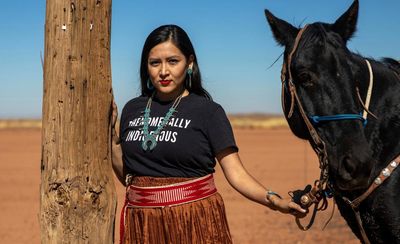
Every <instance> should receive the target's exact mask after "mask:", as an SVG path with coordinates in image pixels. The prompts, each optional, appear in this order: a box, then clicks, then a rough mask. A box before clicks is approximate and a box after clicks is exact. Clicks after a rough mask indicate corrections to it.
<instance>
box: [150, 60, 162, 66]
mask: <svg viewBox="0 0 400 244" xmlns="http://www.w3.org/2000/svg"><path fill="white" fill-rule="evenodd" d="M159 63H160V62H159V61H156V60H153V61H149V64H150V65H151V66H157V65H158V64H159Z"/></svg>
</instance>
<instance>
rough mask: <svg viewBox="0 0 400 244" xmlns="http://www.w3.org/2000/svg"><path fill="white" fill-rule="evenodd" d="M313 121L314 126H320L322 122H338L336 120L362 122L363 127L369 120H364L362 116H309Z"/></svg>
mask: <svg viewBox="0 0 400 244" xmlns="http://www.w3.org/2000/svg"><path fill="white" fill-rule="evenodd" d="M309 118H310V119H311V122H312V123H313V124H314V125H318V124H319V123H321V122H326V121H336V120H355V119H356V120H361V121H362V123H363V126H366V125H367V120H366V119H364V118H363V116H362V115H361V114H336V115H327V116H317V115H313V116H309Z"/></svg>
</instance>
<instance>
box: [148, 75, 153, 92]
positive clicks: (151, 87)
mask: <svg viewBox="0 0 400 244" xmlns="http://www.w3.org/2000/svg"><path fill="white" fill-rule="evenodd" d="M146 85H147V89H149V90H150V91H152V90H154V86H153V84H152V83H151V80H150V78H148V79H147V84H146Z"/></svg>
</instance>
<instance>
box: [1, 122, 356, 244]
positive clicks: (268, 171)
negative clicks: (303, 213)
mask: <svg viewBox="0 0 400 244" xmlns="http://www.w3.org/2000/svg"><path fill="white" fill-rule="evenodd" d="M234 125H235V124H234ZM234 132H235V137H236V141H237V144H238V146H239V154H240V157H241V159H242V161H243V163H244V165H245V167H246V168H247V169H248V171H249V172H250V173H251V174H252V175H253V176H254V177H255V178H257V179H258V180H259V181H260V182H261V183H262V184H263V185H265V186H267V187H269V188H271V189H273V190H275V191H277V192H279V193H280V194H282V195H287V194H286V192H288V191H289V190H294V189H299V188H303V187H304V186H305V185H306V184H308V183H312V182H314V180H315V179H317V178H318V175H319V168H318V162H317V159H316V157H315V155H314V152H313V151H312V149H311V148H310V147H309V145H308V144H307V143H306V142H304V141H301V140H299V139H297V138H295V137H294V136H293V135H292V133H291V132H290V131H289V129H288V128H287V127H285V126H283V127H282V126H279V127H272V128H270V129H265V128H243V127H236V126H235V127H234ZM40 148H41V130H40V128H3V129H0V162H1V163H0V216H1V217H0V243H6V244H18V243H40V230H39V219H38V214H39V204H40V203H39V194H40V192H39V185H40V168H39V164H40V156H41V155H40V153H41V152H40ZM115 182H116V184H117V185H116V189H117V192H118V205H119V206H118V210H117V221H119V211H120V209H121V203H122V202H123V197H124V189H123V187H122V186H121V185H119V184H118V181H117V180H115ZM216 184H217V188H218V190H219V192H220V193H221V195H222V197H223V198H224V200H225V205H226V210H227V216H228V221H229V224H230V230H231V233H232V237H233V239H234V243H236V244H238V243H239V244H241V243H251V244H258V243H298V244H300V243H359V241H358V240H357V239H356V238H355V237H354V235H353V234H352V233H351V231H350V230H349V228H348V227H347V225H346V223H345V222H344V220H343V218H342V217H341V216H340V214H339V213H338V211H337V208H336V207H335V208H336V209H335V213H334V215H333V219H332V220H331V221H330V223H329V224H328V226H327V227H326V228H325V230H322V227H323V226H324V224H325V222H326V221H327V220H328V218H329V216H330V215H331V211H332V208H333V202H332V200H330V201H329V208H328V210H326V211H324V212H320V213H319V214H318V215H317V217H316V220H315V223H314V225H313V226H312V228H311V229H310V230H309V231H301V230H299V229H298V227H297V226H296V223H295V221H294V217H292V216H288V215H283V214H280V213H278V212H274V211H271V210H269V209H267V208H266V207H264V206H261V205H258V204H256V203H253V202H251V201H249V200H247V199H246V198H244V197H243V196H241V195H240V194H239V193H237V192H236V191H235V190H234V189H233V188H232V187H230V186H229V184H228V183H227V181H226V180H225V178H224V176H223V173H222V171H221V168H220V167H219V166H218V167H217V168H216ZM307 220H308V218H306V219H304V220H303V222H307ZM117 223H118V222H117ZM116 228H117V229H116V233H119V229H118V228H119V225H118V224H116ZM116 243H118V236H116Z"/></svg>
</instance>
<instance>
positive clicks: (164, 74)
mask: <svg viewBox="0 0 400 244" xmlns="http://www.w3.org/2000/svg"><path fill="white" fill-rule="evenodd" d="M168 74H169V70H168V67H167V65H166V64H162V66H161V70H160V77H161V78H165V77H167V76H168Z"/></svg>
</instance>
